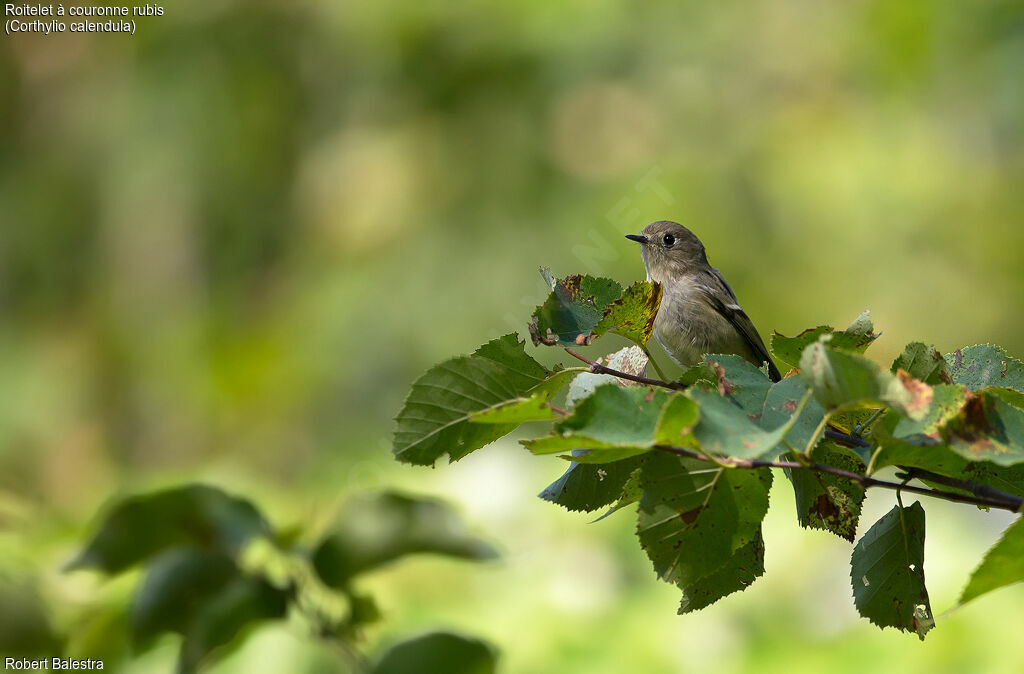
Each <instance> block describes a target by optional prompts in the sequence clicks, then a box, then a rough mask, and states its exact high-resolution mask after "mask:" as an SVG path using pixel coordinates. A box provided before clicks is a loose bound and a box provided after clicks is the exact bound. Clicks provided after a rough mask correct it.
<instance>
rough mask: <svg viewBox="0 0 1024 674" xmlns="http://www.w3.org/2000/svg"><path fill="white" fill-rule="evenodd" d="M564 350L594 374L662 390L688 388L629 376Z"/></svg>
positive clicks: (633, 375) (657, 380)
mask: <svg viewBox="0 0 1024 674" xmlns="http://www.w3.org/2000/svg"><path fill="white" fill-rule="evenodd" d="M562 348H564V349H565V352H566V353H568V354H569V355H570V356H572V357H573V358H577V359H579V360H582V361H583V362H584V363H586V364H587V365H589V366H590V371H591V372H593V373H594V374H610V375H612V376H613V377H618V378H619V379H628V380H629V381H635V382H636V383H638V384H646V385H647V386H661V387H662V388H669V389H672V390H673V391H685V390H686V388H687V387H686V386H685V385H683V384H677V383H676V382H671V381H662V380H660V379H650V378H648V377H641V376H639V375H635V374H629V373H628V372H620V371H618V370H613V369H612V368H610V367H605V366H604V365H601V363H598V362H597V361H593V360H590V359H589V358H587V357H586V356H582V355H580V354H578V353H576V352H575V351H573V350H572V349H570V348H569V347H567V346H566V347H562Z"/></svg>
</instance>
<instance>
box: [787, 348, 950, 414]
mask: <svg viewBox="0 0 1024 674" xmlns="http://www.w3.org/2000/svg"><path fill="white" fill-rule="evenodd" d="M800 376H801V377H802V378H803V380H804V383H805V384H807V386H808V388H810V389H811V390H812V391H813V393H814V397H815V399H816V400H817V401H818V402H819V403H820V404H821V406H822V407H824V408H825V409H827V410H842V409H850V408H853V407H857V406H863V405H877V404H879V403H881V404H885V405H889V406H890V407H894V408H896V409H898V410H900V411H902V412H903V413H904V414H906V415H907V416H909V417H911V418H915V419H920V418H921V417H923V416H924V415H925V414H926V413H927V411H928V406H929V404H930V403H931V399H932V389H931V387H930V386H928V385H927V384H924V383H922V382H919V381H917V380H915V379H910V378H900V377H896V376H894V375H892V374H891V373H889V372H886V371H885V370H882V369H881V368H880V367H878V365H876V364H875V363H873V362H871V361H870V360H868V359H867V358H864V357H862V356H858V355H855V354H851V353H846V352H844V351H838V350H836V349H832V348H829V346H828V343H827V342H825V341H819V342H815V343H814V344H811V345H810V346H808V347H807V348H806V349H805V350H804V355H803V357H802V358H801V360H800Z"/></svg>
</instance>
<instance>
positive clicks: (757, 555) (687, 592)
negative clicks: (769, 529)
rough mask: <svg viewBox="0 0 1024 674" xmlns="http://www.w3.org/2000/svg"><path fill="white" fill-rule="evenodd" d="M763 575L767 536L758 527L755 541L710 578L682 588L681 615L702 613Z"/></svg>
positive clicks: (708, 576)
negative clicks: (694, 612)
mask: <svg viewBox="0 0 1024 674" xmlns="http://www.w3.org/2000/svg"><path fill="white" fill-rule="evenodd" d="M762 575H764V537H763V536H762V535H761V530H760V528H758V530H757V533H756V535H755V536H754V539H753V540H752V541H750V542H749V543H747V544H746V545H744V546H742V547H740V549H738V550H737V551H736V552H734V553H733V554H732V556H731V557H729V558H728V559H726V560H725V563H724V564H723V565H722V566H720V567H719V568H718V569H716V570H715V571H712V572H711V573H710V574H708V575H707V576H704V577H703V578H699V579H697V580H696V581H694V582H692V583H689V584H687V585H685V586H683V587H682V590H683V599H682V601H681V602H680V603H679V611H678V613H679V614H680V615H682V614H684V613H691V612H693V611H699V610H700V609H702V608H705V607H707V606H710V605H711V604H714V603H715V602H716V601H718V600H719V599H721V598H722V597H725V596H727V595H730V594H732V593H733V592H741V591H743V590H745V589H747V587H749V586H750V584H751V583H753V582H754V581H755V580H757V579H758V578H760V577H761V576H762Z"/></svg>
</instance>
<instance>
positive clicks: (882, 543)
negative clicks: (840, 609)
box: [850, 503, 935, 640]
mask: <svg viewBox="0 0 1024 674" xmlns="http://www.w3.org/2000/svg"><path fill="white" fill-rule="evenodd" d="M850 581H851V583H852V584H853V600H854V603H855V604H856V605H857V610H858V611H860V614H861V615H862V616H864V617H865V618H867V619H868V620H870V621H871V622H873V623H874V624H876V625H878V626H879V627H896V628H898V629H900V630H903V631H912V632H915V633H917V635H918V636H919V637H921V639H922V640H923V639H924V636H925V634H927V633H928V631H929V630H930V629H931V628H932V627H933V626H934V625H935V621H934V620H933V618H932V609H931V605H930V603H929V601H928V591H927V590H926V589H925V586H924V508H922V507H921V504H920V503H914V504H913V505H912V506H910V507H909V508H901V507H899V506H896V507H895V508H893V509H892V510H891V511H889V513H888V514H887V515H885V516H884V517H882V519H880V520H878V521H877V522H875V524H874V525H873V526H872V527H871V528H870V529H868V531H867V533H866V534H864V536H863V537H862V538H861V539H860V541H858V542H857V547H855V548H854V549H853V557H852V559H851V561H850Z"/></svg>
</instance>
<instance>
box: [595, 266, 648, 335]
mask: <svg viewBox="0 0 1024 674" xmlns="http://www.w3.org/2000/svg"><path fill="white" fill-rule="evenodd" d="M659 306H661V284H660V283H657V282H651V281H639V282H637V283H634V284H633V285H631V286H629V287H628V288H626V291H625V292H624V293H623V294H622V297H621V298H619V299H617V300H615V301H614V302H612V303H611V304H610V305H608V308H607V309H606V310H605V312H604V316H602V318H601V320H600V321H599V322H598V324H597V325H596V326H594V329H593V332H592V333H591V335H590V337H592V338H597V337H600V336H601V335H604V334H605V333H608V332H614V333H615V334H617V335H621V336H623V337H625V338H626V339H629V340H631V341H633V342H636V343H637V344H646V343H647V340H648V339H650V338H651V333H652V332H653V331H654V318H655V316H656V315H657V313H658V307H659ZM588 343H589V340H588Z"/></svg>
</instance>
